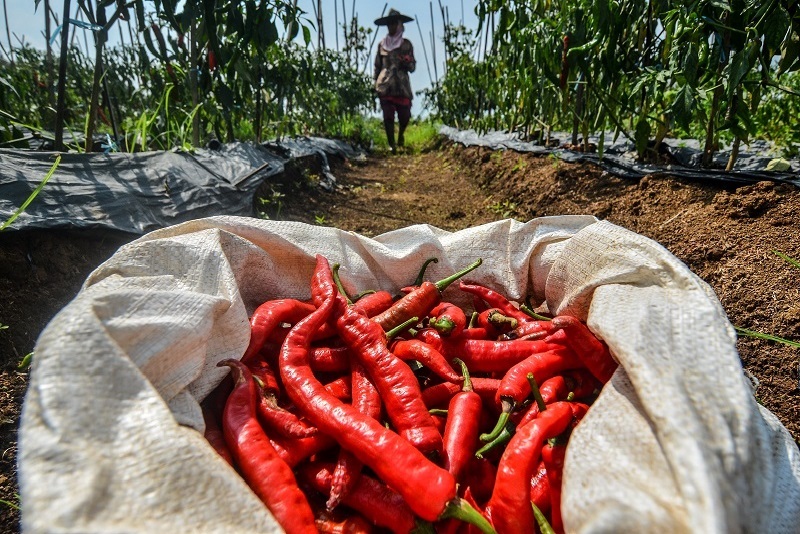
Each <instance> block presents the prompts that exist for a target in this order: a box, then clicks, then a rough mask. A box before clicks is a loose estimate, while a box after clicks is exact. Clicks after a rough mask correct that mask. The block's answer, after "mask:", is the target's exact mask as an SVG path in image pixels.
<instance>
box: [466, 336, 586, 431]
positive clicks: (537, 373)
mask: <svg viewBox="0 0 800 534" xmlns="http://www.w3.org/2000/svg"><path fill="white" fill-rule="evenodd" d="M580 365H581V363H580V360H579V359H578V357H577V356H576V355H575V354H574V353H573V352H572V351H571V350H569V349H566V348H563V347H562V348H561V349H560V350H553V351H548V352H544V353H539V354H534V355H532V356H530V357H528V358H526V359H525V360H523V361H521V362H519V363H518V364H516V365H514V366H513V367H511V369H509V370H508V371H507V372H506V374H505V375H504V376H503V379H502V380H501V381H500V387H499V388H497V393H495V404H496V405H499V406H500V408H501V412H500V417H499V418H498V420H497V424H496V425H495V427H494V429H493V430H492V431H491V432H489V433H487V434H481V441H492V440H494V439H495V438H497V436H498V435H499V434H500V432H501V431H502V430H503V428H504V427H505V426H506V424H507V422H508V419H509V416H510V414H511V412H513V411H514V410H515V409H516V407H517V406H518V405H519V404H521V403H522V402H523V401H524V400H525V399H526V398H527V397H528V396H529V395H531V394H533V395H534V396H535V397H536V400H537V403H538V402H540V400H541V394H540V392H539V391H538V387H536V385H537V384H540V383H542V382H543V381H545V380H547V379H548V378H550V377H552V376H554V375H556V374H557V373H560V372H562V371H564V370H566V369H572V368H575V367H578V366H580ZM534 389H536V391H534ZM541 403H542V409H543V407H544V401H541Z"/></svg>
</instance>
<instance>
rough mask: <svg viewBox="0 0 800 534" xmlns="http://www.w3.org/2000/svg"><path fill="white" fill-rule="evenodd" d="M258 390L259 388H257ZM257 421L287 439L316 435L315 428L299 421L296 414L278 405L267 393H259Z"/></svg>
mask: <svg viewBox="0 0 800 534" xmlns="http://www.w3.org/2000/svg"><path fill="white" fill-rule="evenodd" d="M259 389H260V388H259ZM257 409H258V420H259V421H260V422H261V424H262V425H264V427H265V428H266V429H267V430H268V431H272V432H276V433H278V434H280V435H282V436H286V437H289V438H308V437H311V436H313V435H315V434H317V432H318V430H317V428H316V427H314V426H312V425H309V424H308V423H307V422H305V421H303V420H301V419H300V418H299V417H297V415H296V414H294V413H292V412H290V411H289V410H287V409H285V408H282V407H280V406H279V405H278V400H277V399H276V398H275V397H274V396H273V395H270V394H269V393H266V392H263V391H262V392H260V393H259V399H258V404H257Z"/></svg>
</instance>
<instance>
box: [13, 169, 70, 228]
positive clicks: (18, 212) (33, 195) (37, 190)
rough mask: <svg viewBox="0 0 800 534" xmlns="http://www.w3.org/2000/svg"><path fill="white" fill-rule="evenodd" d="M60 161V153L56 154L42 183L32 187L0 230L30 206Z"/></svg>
mask: <svg viewBox="0 0 800 534" xmlns="http://www.w3.org/2000/svg"><path fill="white" fill-rule="evenodd" d="M60 163H61V154H59V155H58V156H56V161H55V163H53V166H52V167H50V170H49V171H47V174H46V175H45V177H44V179H42V183H40V184H39V185H38V186H37V187H36V189H34V190H33V192H32V193H31V194H30V195H29V196H28V198H27V199H25V202H23V203H22V205H21V206H20V207H19V208H18V209H17V211H15V212H14V214H13V215H12V216H11V217H9V218H8V219H7V220H6V222H4V223H3V224H2V226H0V232H2V231H3V230H5V229H6V228H8V226H9V225H10V224H11V223H13V222H14V221H15V220H16V218H17V217H19V216H20V214H22V212H23V211H25V210H26V209H27V207H28V206H30V204H31V202H33V199H35V198H36V196H37V195H38V194H39V193H41V191H42V189H44V186H45V184H47V182H48V181H49V180H50V178H52V177H53V174H54V173H55V172H56V169H57V168H58V166H59V164H60Z"/></svg>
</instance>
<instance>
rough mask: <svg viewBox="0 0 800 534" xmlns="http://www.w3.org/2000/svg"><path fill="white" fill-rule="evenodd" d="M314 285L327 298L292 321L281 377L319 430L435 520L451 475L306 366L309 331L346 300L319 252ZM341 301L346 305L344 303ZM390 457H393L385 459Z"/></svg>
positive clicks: (450, 488) (450, 492)
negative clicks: (325, 385)
mask: <svg viewBox="0 0 800 534" xmlns="http://www.w3.org/2000/svg"><path fill="white" fill-rule="evenodd" d="M313 291H318V292H321V293H323V294H326V298H325V300H324V301H323V303H322V304H321V305H320V307H319V308H317V310H316V311H315V312H313V313H312V314H311V315H309V316H308V317H306V318H305V319H303V320H302V321H300V323H298V324H297V325H295V327H294V328H293V329H292V331H291V332H290V333H289V335H288V336H287V338H286V341H285V342H284V344H283V347H282V348H281V355H280V362H281V365H280V369H281V378H282V379H283V383H284V385H285V387H286V392H287V394H288V396H289V397H290V398H291V399H292V401H293V402H294V404H295V405H296V406H297V408H298V409H299V410H300V412H301V413H303V414H304V415H305V416H306V417H308V418H309V420H311V422H312V423H314V424H315V425H316V426H317V427H318V428H319V429H320V430H321V431H322V432H323V433H325V434H328V435H330V436H332V437H334V438H335V439H336V441H338V442H339V444H340V445H341V446H342V447H344V448H345V449H347V450H350V451H351V452H353V454H355V456H356V457H357V458H358V459H359V460H360V461H361V462H363V463H364V464H365V465H367V466H369V467H370V468H371V469H372V470H373V471H375V473H376V474H377V475H378V476H379V477H380V478H381V479H382V480H384V481H385V482H386V483H387V484H388V485H389V486H390V487H392V488H394V489H395V490H396V491H398V492H399V493H400V494H401V495H402V496H403V497H404V498H405V500H406V502H407V503H408V505H409V506H410V507H411V509H412V510H413V511H414V512H415V513H416V514H417V515H419V516H420V517H422V518H423V519H425V520H428V521H434V520H436V519H437V518H438V517H439V516H440V515H441V514H442V513H443V512H444V511H445V509H446V508H447V505H448V503H449V502H450V501H451V500H452V499H453V498H454V497H455V495H456V490H455V479H454V478H453V476H452V475H451V474H450V473H448V472H447V471H446V470H444V469H442V468H440V467H438V466H437V465H436V464H434V463H432V462H431V461H430V460H428V459H427V458H425V456H424V455H423V454H422V453H421V452H420V451H419V450H418V449H416V448H414V447H413V446H412V445H411V444H410V443H409V442H408V441H406V440H405V439H403V438H401V437H400V436H398V435H397V434H395V433H394V432H392V431H391V430H389V429H387V428H386V427H384V426H383V425H381V424H380V423H379V422H378V421H376V420H375V419H372V418H371V417H368V416H365V415H364V414H362V413H359V412H358V410H356V409H355V408H353V407H352V406H349V405H347V404H343V403H342V402H341V401H339V400H338V399H336V398H335V397H333V396H331V395H330V394H328V393H327V392H326V391H325V389H324V388H323V387H322V385H321V384H320V383H319V382H318V381H317V379H316V378H315V377H314V375H313V373H312V371H311V368H310V367H309V344H310V337H311V334H312V333H313V332H314V331H315V330H316V329H317V328H318V327H319V326H320V325H322V324H324V323H325V322H326V321H327V320H328V318H329V317H330V316H331V313H332V312H333V306H334V303H335V302H336V300H334V299H336V297H338V299H341V301H340V302H342V303H344V299H343V297H341V296H339V295H338V293H337V292H336V289H335V286H334V284H333V279H332V276H331V274H330V267H329V266H328V262H327V260H326V259H325V258H324V257H322V256H317V268H316V269H315V275H314V279H313V287H312V292H313ZM338 299H337V300H338ZM343 307H344V308H345V309H348V307H347V305H346V304H345V305H344V306H343ZM353 313H355V314H356V315H357V316H359V317H363V316H361V315H360V314H358V313H357V312H353ZM367 320H368V319H367ZM403 365H405V364H403ZM406 368H407V366H406ZM379 389H380V388H379ZM426 413H427V412H426ZM428 418H430V416H428ZM437 434H438V433H437ZM389 458H391V460H392V461H391V462H388V461H386V460H387V459H389ZM423 481H424V487H425V488H426V491H424V492H420V491H419V488H418V484H420V483H423Z"/></svg>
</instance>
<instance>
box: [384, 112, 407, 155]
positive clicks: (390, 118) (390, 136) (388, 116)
mask: <svg viewBox="0 0 800 534" xmlns="http://www.w3.org/2000/svg"><path fill="white" fill-rule="evenodd" d="M381 110H383V128H384V129H385V130H386V139H387V140H388V141H389V147H391V148H392V149H394V146H395V144H394V116H395V113H396V114H397V122H398V123H399V124H400V129H399V131H398V132H397V144H398V145H400V146H403V145H404V144H405V139H404V137H403V134H404V133H405V131H406V126H408V121H410V120H411V106H401V105H398V104H395V103H394V102H389V101H387V100H381Z"/></svg>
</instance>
